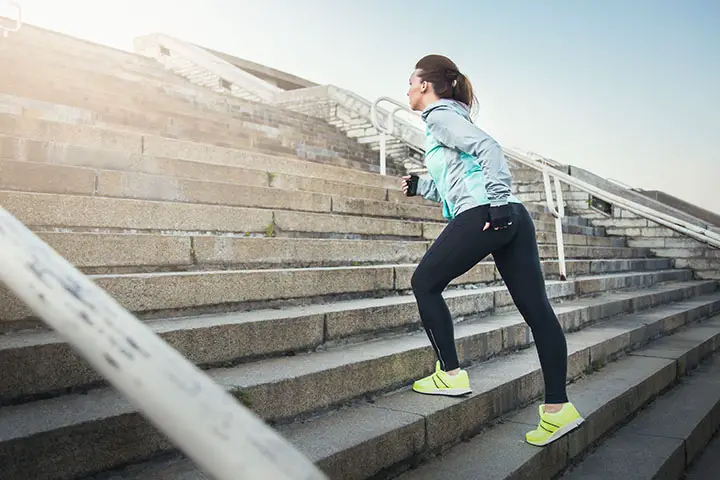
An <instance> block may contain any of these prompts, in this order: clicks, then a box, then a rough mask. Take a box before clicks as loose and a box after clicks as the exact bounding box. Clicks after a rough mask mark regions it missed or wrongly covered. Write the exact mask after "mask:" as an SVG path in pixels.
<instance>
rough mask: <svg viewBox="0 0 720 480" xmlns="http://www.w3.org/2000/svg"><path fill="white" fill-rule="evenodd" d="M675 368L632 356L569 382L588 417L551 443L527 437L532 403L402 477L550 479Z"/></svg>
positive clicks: (653, 391) (406, 479)
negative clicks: (536, 443)
mask: <svg viewBox="0 0 720 480" xmlns="http://www.w3.org/2000/svg"><path fill="white" fill-rule="evenodd" d="M673 367H674V366H673V364H672V361H671V360H663V359H650V358H642V359H640V358H628V359H623V360H619V361H617V362H614V363H612V364H610V365H609V366H607V367H605V368H604V369H603V370H601V371H600V372H598V373H596V374H593V375H590V376H588V377H586V378H583V379H581V380H579V381H578V382H577V383H574V384H572V385H570V386H569V387H568V395H569V397H570V398H571V400H572V401H573V403H574V404H575V405H576V406H577V408H578V410H580V412H581V414H582V415H583V416H584V418H585V420H586V421H585V423H584V424H583V425H582V426H581V427H580V428H579V429H578V430H576V431H575V432H573V433H571V434H570V435H568V436H566V437H565V438H563V439H561V440H559V441H557V442H554V443H553V444H550V445H549V446H548V447H543V448H538V447H534V446H532V445H528V444H527V443H525V442H524V441H523V439H524V435H525V432H527V431H529V430H532V429H534V428H536V427H537V421H538V417H537V415H538V414H537V411H538V410H537V408H538V407H537V405H532V406H530V407H527V408H525V409H523V410H521V411H519V412H518V413H515V414H511V415H509V416H508V417H506V418H505V419H504V421H503V422H501V423H499V424H497V425H495V426H493V427H491V428H490V429H489V430H487V431H485V432H482V433H481V434H480V435H477V436H476V437H474V438H473V439H471V440H470V441H469V442H467V443H464V444H461V445H459V446H457V447H454V448H452V449H451V450H450V451H448V452H447V453H445V454H443V455H442V456H440V457H438V458H436V459H433V460H431V461H430V462H428V463H427V464H425V465H422V466H421V467H420V468H418V469H417V470H414V471H410V472H408V473H407V474H406V475H404V476H401V477H400V478H401V479H402V480H416V479H417V480H421V479H431V478H432V479H435V478H448V479H466V478H483V479H485V478H487V479H488V480H490V479H498V480H500V479H502V480H507V479H521V478H538V476H540V478H552V477H553V476H554V475H555V474H557V473H559V472H561V471H562V469H563V468H564V467H565V466H566V463H567V459H568V456H570V458H573V457H574V456H576V455H577V454H578V453H579V451H583V450H584V449H585V448H587V446H589V445H590V444H591V442H592V441H594V440H595V439H597V438H599V437H600V436H601V435H602V434H603V433H604V432H607V431H608V430H609V429H610V428H612V426H613V425H615V424H617V423H618V422H620V421H622V420H623V419H624V418H626V417H627V416H628V415H629V414H631V413H632V412H634V411H636V410H637V409H639V408H640V407H641V406H642V405H643V403H644V402H645V401H647V400H648V399H649V398H651V397H652V396H653V395H655V394H657V393H658V392H659V391H660V389H661V388H663V387H664V386H666V385H668V384H669V383H670V382H672V381H673V380H674V376H673V373H674V371H675V369H674V368H673ZM571 446H573V447H574V448H570V447H571ZM605 478H608V477H605Z"/></svg>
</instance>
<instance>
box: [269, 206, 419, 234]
mask: <svg viewBox="0 0 720 480" xmlns="http://www.w3.org/2000/svg"><path fill="white" fill-rule="evenodd" d="M275 225H276V226H277V228H278V230H280V233H282V232H309V233H324V232H330V233H339V234H360V235H378V236H381V235H382V236H394V237H420V236H421V235H422V224H421V223H420V222H415V221H402V220H390V219H385V218H372V217H361V216H350V215H332V214H319V213H301V212H288V211H277V212H275Z"/></svg>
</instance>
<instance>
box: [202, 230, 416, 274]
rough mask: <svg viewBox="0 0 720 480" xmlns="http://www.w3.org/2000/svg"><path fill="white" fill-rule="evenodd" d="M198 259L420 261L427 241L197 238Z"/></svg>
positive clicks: (325, 262) (278, 262) (270, 262)
mask: <svg viewBox="0 0 720 480" xmlns="http://www.w3.org/2000/svg"><path fill="white" fill-rule="evenodd" d="M193 248H194V254H195V258H196V259H197V262H198V263H199V264H208V265H237V264H240V265H253V264H257V265H274V266H280V265H283V266H288V267H290V266H294V267H302V266H332V265H354V264H364V263H407V262H413V263H415V262H418V261H420V259H421V258H422V256H423V255H424V254H425V251H426V248H427V245H426V244H425V243H424V242H401V241H393V242H387V241H379V240H367V241H364V240H329V239H299V238H298V239H293V238H238V237H221V236H212V237H211V236H203V237H194V238H193Z"/></svg>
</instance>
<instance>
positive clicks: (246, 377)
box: [0, 292, 720, 441]
mask: <svg viewBox="0 0 720 480" xmlns="http://www.w3.org/2000/svg"><path fill="white" fill-rule="evenodd" d="M719 299H720V292H717V293H713V294H707V295H703V296H702V297H698V298H697V299H694V300H687V301H683V302H677V303H674V304H671V305H669V306H661V307H656V308H654V309H652V310H651V311H645V312H641V313H639V314H632V315H627V316H624V317H622V318H620V319H619V321H614V322H616V323H618V325H621V327H620V328H623V327H622V325H623V322H627V321H628V320H627V319H628V318H630V319H631V324H632V325H636V324H637V323H638V322H642V321H643V320H651V319H652V318H653V317H656V316H659V315H660V316H662V315H666V314H667V313H668V312H671V311H677V310H681V309H687V308H693V307H696V306H698V305H703V304H707V303H712V302H715V301H717V300H719ZM571 308H572V306H564V305H563V306H561V307H559V308H558V309H557V311H558V313H561V312H562V311H563V310H565V309H571ZM521 323H522V317H521V316H520V315H519V314H517V313H507V314H499V315H493V316H492V317H488V318H485V319H483V320H482V321H481V322H475V323H469V324H463V323H460V324H458V325H456V339H458V340H460V339H462V338H463V337H466V336H470V335H473V334H477V333H480V332H488V331H491V330H495V329H501V328H504V327H509V326H511V325H514V324H521ZM608 324H609V322H608V323H606V324H605V323H604V324H601V325H599V326H597V327H588V328H587V329H583V330H581V331H579V332H577V333H571V334H568V349H569V352H570V351H573V349H584V348H586V347H587V345H588V344H592V343H594V342H597V339H598V338H602V337H607V336H608V335H609V336H613V335H615V334H616V333H617V332H616V331H615V330H614V329H612V328H607V325H608ZM423 335H424V332H416V333H412V334H409V335H404V336H397V337H393V338H389V339H381V340H375V341H371V342H367V343H365V344H357V345H350V346H344V347H339V348H336V349H332V350H328V351H321V352H312V353H309V354H306V355H300V356H295V357H290V358H280V359H270V360H265V361H260V362H255V363H249V364H246V365H240V366H238V367H235V368H232V369H214V370H210V371H209V372H208V373H209V374H210V375H211V376H212V377H214V378H215V379H216V380H218V381H219V382H220V383H221V384H225V385H228V384H232V383H240V382H243V383H244V385H242V386H249V385H253V384H260V383H272V382H278V381H280V380H282V379H287V378H296V377H297V376H298V375H306V374H309V373H312V372H314V371H319V370H326V369H331V368H337V367H340V366H342V365H347V364H352V363H357V362H362V361H367V360H369V359H371V358H377V357H380V356H384V355H388V354H390V353H392V352H399V351H406V350H409V349H414V348H419V347H426V346H427V343H428V342H427V339H426V338H425V337H424V336H423ZM535 355H536V353H535V351H534V349H527V350H524V351H522V352H519V353H517V354H512V355H510V356H508V357H503V358H499V359H495V360H489V361H488V362H485V363H481V364H480V365H478V366H477V367H476V369H475V370H473V371H474V372H477V371H478V370H477V369H482V370H484V369H489V370H488V372H484V373H482V375H480V374H478V375H480V376H479V377H477V378H476V380H475V381H473V384H474V385H483V388H485V386H487V385H491V384H494V383H493V382H502V381H503V378H504V377H505V376H507V375H506V374H505V373H503V374H502V375H499V376H492V375H490V374H489V372H492V371H493V369H494V368H501V369H510V370H513V371H515V370H517V369H519V370H520V371H523V372H526V373H529V372H531V371H532V369H534V368H536V367H539V363H538V362H537V360H536V359H535V358H534V357H535ZM495 365H497V366H495ZM528 369H529V370H528ZM227 373H234V375H232V377H231V376H230V375H227ZM476 395H477V392H475V393H474V394H472V396H476ZM472 396H471V397H470V398H472ZM417 400H418V398H417V397H414V395H413V394H412V392H403V393H400V394H397V395H394V396H391V397H389V398H388V399H386V400H381V401H380V402H378V404H381V403H382V404H387V406H388V407H390V408H391V409H392V408H402V409H405V410H406V411H407V409H408V408H409V405H413V404H414V405H417V406H418V407H419V408H420V409H421V410H423V411H425V412H427V410H428V409H431V410H437V409H438V408H443V406H446V405H449V404H450V403H452V402H453V401H454V400H451V399H436V400H435V401H433V402H428V401H427V400H423V401H421V402H420V401H417ZM130 411H133V408H132V406H131V405H130V404H129V403H128V402H126V401H125V400H123V399H122V397H121V395H120V394H119V393H117V392H115V390H114V389H111V388H99V389H94V390H91V391H89V392H87V393H84V394H70V395H65V396H60V397H55V398H51V399H46V400H38V401H36V402H31V403H27V404H21V405H16V406H8V407H3V408H2V409H0V427H1V428H0V432H2V433H0V441H5V440H8V439H11V438H17V437H18V436H20V435H29V434H30V433H31V432H39V431H46V430H48V429H52V428H59V427H60V426H65V425H70V424H73V423H77V422H83V421H89V420H91V419H95V418H102V417H105V416H108V415H118V414H120V413H126V412H130Z"/></svg>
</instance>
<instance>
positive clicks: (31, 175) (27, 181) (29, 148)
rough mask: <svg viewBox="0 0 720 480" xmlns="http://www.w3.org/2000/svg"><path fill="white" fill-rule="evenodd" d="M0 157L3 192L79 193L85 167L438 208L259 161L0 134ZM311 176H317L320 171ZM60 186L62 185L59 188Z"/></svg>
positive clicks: (384, 190)
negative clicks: (182, 156) (222, 161)
mask: <svg viewBox="0 0 720 480" xmlns="http://www.w3.org/2000/svg"><path fill="white" fill-rule="evenodd" d="M0 158H4V159H6V160H2V163H1V164H0V168H1V169H2V173H3V175H2V176H0V181H2V182H3V185H4V186H3V187H2V188H8V189H12V190H23V189H25V190H33V191H45V192H48V193H50V192H56V193H73V192H74V193H83V192H86V191H87V189H88V188H87V186H86V185H87V183H86V182H85V181H80V180H78V181H77V182H79V183H80V185H79V186H75V182H73V178H75V177H78V176H79V177H83V176H88V175H89V174H88V173H87V172H85V170H81V169H78V168H73V167H85V168H90V169H104V170H116V171H127V172H137V173H146V174H151V175H166V176H169V177H176V178H185V179H192V180H201V181H210V182H224V183H233V184H239V185H250V186H257V187H274V188H280V189H283V190H301V191H308V192H316V193H326V194H335V195H342V196H351V197H355V198H367V199H371V200H385V199H388V198H389V199H390V200H391V201H396V202H403V203H417V204H424V205H430V206H438V204H437V203H434V202H428V201H424V200H421V199H420V198H418V197H406V196H405V195H404V194H403V193H402V192H401V191H400V190H399V179H397V180H396V182H395V183H396V184H395V185H394V186H393V188H397V190H393V189H388V188H381V187H374V186H367V185H362V184H358V183H354V181H353V180H354V179H353V178H352V177H351V176H350V175H346V176H345V180H344V181H339V180H327V179H324V178H322V177H319V176H304V175H293V174H287V173H283V172H280V171H277V169H274V168H272V167H273V165H268V164H267V162H264V161H263V162H257V163H256V164H255V165H253V166H252V167H250V166H248V167H244V166H238V167H236V166H227V165H216V164H210V163H202V162H193V161H187V160H177V159H172V158H162V157H155V156H150V155H140V154H131V153H123V152H118V151H112V150H103V149H96V148H89V147H81V146H76V145H72V144H66V143H61V142H52V141H42V140H33V139H25V138H18V137H9V136H5V135H0ZM28 162H29V164H28ZM247 163H248V165H250V164H251V163H250V162H247ZM310 173H312V174H315V175H322V171H321V170H317V171H313V172H310ZM41 174H42V175H43V176H42V177H41ZM55 178H62V180H63V181H62V182H61V181H58V180H55ZM64 184H67V186H63V185H64ZM41 189H43V190H41ZM388 196H389V197H388Z"/></svg>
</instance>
